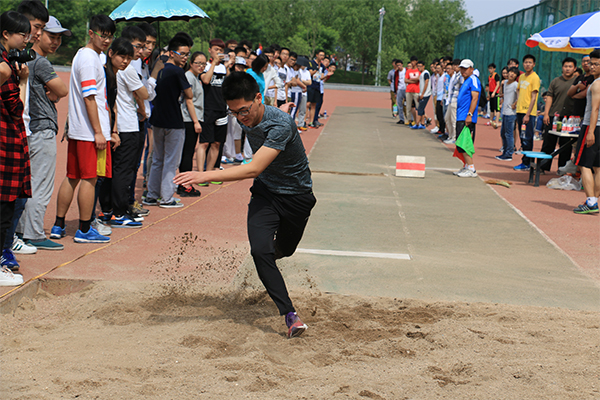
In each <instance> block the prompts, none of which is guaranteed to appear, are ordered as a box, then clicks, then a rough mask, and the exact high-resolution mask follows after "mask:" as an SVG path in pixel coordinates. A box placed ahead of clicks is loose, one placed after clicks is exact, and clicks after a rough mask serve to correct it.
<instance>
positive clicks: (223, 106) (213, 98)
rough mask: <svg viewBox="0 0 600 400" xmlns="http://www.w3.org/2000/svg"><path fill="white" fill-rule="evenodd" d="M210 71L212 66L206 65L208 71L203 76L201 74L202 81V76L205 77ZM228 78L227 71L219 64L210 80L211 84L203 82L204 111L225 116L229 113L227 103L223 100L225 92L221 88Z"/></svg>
mask: <svg viewBox="0 0 600 400" xmlns="http://www.w3.org/2000/svg"><path fill="white" fill-rule="evenodd" d="M209 69H210V64H207V65H206V69H205V70H204V72H202V74H200V79H201V80H202V75H204V74H205V73H206V72H207V71H208V70H209ZM226 76H227V69H226V68H225V66H224V65H223V64H219V65H216V66H215V69H214V70H213V76H212V78H211V79H210V84H208V85H207V84H205V83H204V82H202V89H204V109H205V110H211V111H216V112H218V113H220V114H223V115H225V113H226V112H227V103H225V100H223V91H222V89H221V87H222V86H223V81H224V80H225V77H226Z"/></svg>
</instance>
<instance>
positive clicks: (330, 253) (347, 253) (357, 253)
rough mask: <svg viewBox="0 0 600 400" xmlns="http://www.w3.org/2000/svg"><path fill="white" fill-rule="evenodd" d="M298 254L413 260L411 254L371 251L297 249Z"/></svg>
mask: <svg viewBox="0 0 600 400" xmlns="http://www.w3.org/2000/svg"><path fill="white" fill-rule="evenodd" d="M296 253H305V254H318V255H322V256H342V257H367V258H392V259H394V260H410V259H411V258H410V255H409V254H403V253H374V252H370V251H340V250H317V249H296Z"/></svg>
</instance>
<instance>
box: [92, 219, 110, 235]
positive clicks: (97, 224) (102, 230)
mask: <svg viewBox="0 0 600 400" xmlns="http://www.w3.org/2000/svg"><path fill="white" fill-rule="evenodd" d="M92 228H94V229H95V230H97V231H98V233H99V234H101V235H102V236H110V234H111V233H112V228H111V227H110V226H107V225H104V223H103V222H102V221H100V220H99V219H98V218H96V219H94V220H93V221H92Z"/></svg>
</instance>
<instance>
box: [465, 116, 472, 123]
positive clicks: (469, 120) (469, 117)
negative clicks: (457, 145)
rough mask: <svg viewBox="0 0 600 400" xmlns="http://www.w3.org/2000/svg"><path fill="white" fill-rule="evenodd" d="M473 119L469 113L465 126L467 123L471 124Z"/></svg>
mask: <svg viewBox="0 0 600 400" xmlns="http://www.w3.org/2000/svg"><path fill="white" fill-rule="evenodd" d="M472 121H473V119H472V118H471V116H470V115H467V118H465V126H466V125H471V122H472Z"/></svg>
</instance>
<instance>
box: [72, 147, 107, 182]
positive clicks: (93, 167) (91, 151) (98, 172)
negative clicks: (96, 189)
mask: <svg viewBox="0 0 600 400" xmlns="http://www.w3.org/2000/svg"><path fill="white" fill-rule="evenodd" d="M107 144H108V146H110V142H109V143H107ZM100 152H101V150H97V149H96V142H85V141H82V140H74V139H70V140H69V145H68V151H67V178H69V179H94V178H98V177H106V178H111V177H112V162H111V151H110V148H109V147H107V148H106V150H102V152H103V153H105V154H106V156H105V157H106V162H105V163H103V165H101V166H99V165H98V160H99V159H100V160H102V159H103V158H104V156H103V155H101V153H100ZM99 156H100V157H99ZM99 167H100V168H99ZM103 170H104V171H103Z"/></svg>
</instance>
